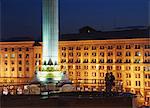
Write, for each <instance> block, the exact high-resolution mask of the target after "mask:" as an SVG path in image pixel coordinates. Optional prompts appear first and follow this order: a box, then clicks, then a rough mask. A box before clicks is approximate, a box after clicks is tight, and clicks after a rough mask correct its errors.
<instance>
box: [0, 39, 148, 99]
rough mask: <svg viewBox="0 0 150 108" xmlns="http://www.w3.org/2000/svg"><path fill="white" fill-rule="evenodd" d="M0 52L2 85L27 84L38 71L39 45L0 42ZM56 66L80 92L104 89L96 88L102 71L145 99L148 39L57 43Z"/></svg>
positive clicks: (102, 76)
mask: <svg viewBox="0 0 150 108" xmlns="http://www.w3.org/2000/svg"><path fill="white" fill-rule="evenodd" d="M0 50H1V51H0V82H2V83H3V84H4V83H5V84H8V83H9V82H16V83H18V82H22V83H27V82H29V81H30V80H31V79H32V78H33V76H34V72H35V70H39V71H41V69H42V68H41V66H42V63H41V62H42V56H41V55H42V46H41V44H40V43H34V42H33V41H32V42H1V43H0ZM37 63H38V64H37ZM58 63H59V65H60V67H61V69H62V70H67V71H68V73H69V78H70V79H71V80H72V81H73V82H74V83H77V82H80V85H77V86H80V88H81V89H82V90H90V91H91V90H102V89H104V88H100V86H99V85H102V84H104V77H105V74H106V72H113V74H114V75H115V78H116V80H117V81H120V82H122V86H123V90H124V91H127V92H128V91H129V92H133V93H136V94H139V95H142V96H145V95H148V96H149V91H150V73H149V72H150V44H149V40H148V38H143V39H114V40H82V41H60V42H59V62H58ZM37 65H38V66H37ZM6 82H7V83H6ZM146 99H149V97H147V98H146Z"/></svg>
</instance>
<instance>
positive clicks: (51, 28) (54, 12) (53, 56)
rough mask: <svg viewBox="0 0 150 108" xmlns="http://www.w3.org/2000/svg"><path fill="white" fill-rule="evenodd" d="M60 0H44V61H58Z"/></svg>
mask: <svg viewBox="0 0 150 108" xmlns="http://www.w3.org/2000/svg"><path fill="white" fill-rule="evenodd" d="M58 26H59V24H58V0H42V39H43V63H44V62H46V63H48V61H49V60H52V62H53V64H54V63H55V62H56V63H58V34H59V33H58V32H59V31H58V29H59V27H58Z"/></svg>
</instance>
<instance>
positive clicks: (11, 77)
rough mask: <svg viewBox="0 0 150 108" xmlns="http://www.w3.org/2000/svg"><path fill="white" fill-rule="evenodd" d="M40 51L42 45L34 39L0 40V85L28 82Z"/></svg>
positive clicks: (32, 74) (39, 57) (39, 59)
mask: <svg viewBox="0 0 150 108" xmlns="http://www.w3.org/2000/svg"><path fill="white" fill-rule="evenodd" d="M41 53H42V46H41V45H38V44H36V43H35V42H34V41H27V42H0V85H9V84H13V83H14V84H15V83H17V84H18V83H21V84H22V83H27V82H30V81H31V80H32V78H33V76H34V72H35V68H36V67H35V63H36V62H37V60H38V61H39V63H41V59H42V58H41V57H42V56H41ZM37 57H38V58H37Z"/></svg>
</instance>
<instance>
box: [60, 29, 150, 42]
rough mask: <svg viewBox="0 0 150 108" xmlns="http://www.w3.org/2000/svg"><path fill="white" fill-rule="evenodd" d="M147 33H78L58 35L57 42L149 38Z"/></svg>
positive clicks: (127, 31) (132, 30)
mask: <svg viewBox="0 0 150 108" xmlns="http://www.w3.org/2000/svg"><path fill="white" fill-rule="evenodd" d="M86 31H87V30H86ZM149 33H150V32H149V29H128V30H116V31H94V32H79V33H76V34H62V35H60V38H59V40H60V41H76V40H107V39H132V38H149Z"/></svg>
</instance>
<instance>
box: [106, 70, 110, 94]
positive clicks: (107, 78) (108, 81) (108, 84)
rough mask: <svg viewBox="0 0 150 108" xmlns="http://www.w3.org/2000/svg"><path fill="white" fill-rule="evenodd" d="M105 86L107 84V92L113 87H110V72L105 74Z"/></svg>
mask: <svg viewBox="0 0 150 108" xmlns="http://www.w3.org/2000/svg"><path fill="white" fill-rule="evenodd" d="M105 86H106V92H110V91H111V88H110V74H109V73H106V75H105Z"/></svg>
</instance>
